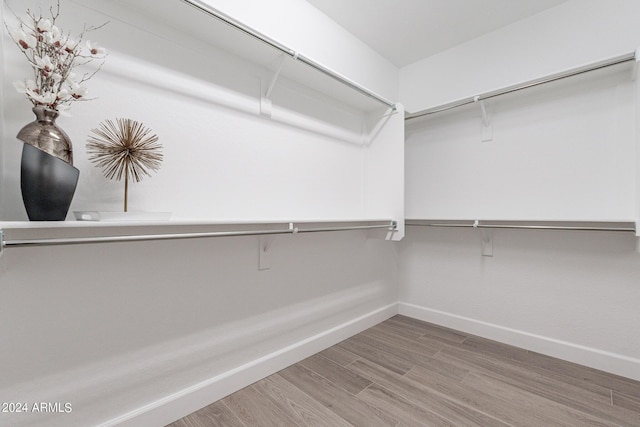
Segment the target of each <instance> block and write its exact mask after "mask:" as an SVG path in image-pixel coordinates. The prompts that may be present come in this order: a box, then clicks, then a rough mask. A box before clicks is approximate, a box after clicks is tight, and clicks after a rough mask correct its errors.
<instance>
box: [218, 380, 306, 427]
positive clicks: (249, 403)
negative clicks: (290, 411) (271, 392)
mask: <svg viewBox="0 0 640 427" xmlns="http://www.w3.org/2000/svg"><path fill="white" fill-rule="evenodd" d="M222 403H224V404H225V405H226V406H228V407H229V409H231V410H232V411H233V413H234V414H235V415H236V416H237V417H238V418H240V421H242V422H243V423H244V424H245V425H246V426H261V427H282V426H295V425H297V424H296V422H295V421H294V420H293V419H291V418H290V417H289V416H288V415H287V414H286V413H285V412H284V411H283V410H282V409H280V408H279V407H278V406H277V405H274V404H273V403H272V402H271V400H269V399H268V398H267V397H266V396H265V395H263V394H262V393H260V392H259V391H258V389H257V388H256V386H255V385H251V386H249V387H245V388H243V389H242V390H239V391H237V392H235V393H233V394H232V395H230V396H227V397H225V398H224V399H222Z"/></svg>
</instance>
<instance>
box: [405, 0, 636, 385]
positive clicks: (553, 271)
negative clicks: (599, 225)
mask: <svg viewBox="0 0 640 427" xmlns="http://www.w3.org/2000/svg"><path fill="white" fill-rule="evenodd" d="M638 16H640V3H638V2H636V1H626V0H614V1H610V2H609V1H607V2H602V1H590V0H585V1H570V2H567V3H564V4H562V5H560V6H558V7H556V8H553V9H550V10H547V11H545V12H543V13H541V14H538V15H536V16H533V17H531V18H529V19H526V20H523V21H520V22H517V23H514V24H512V25H510V26H508V27H505V28H503V29H501V30H498V31H496V32H493V33H491V34H488V35H486V36H483V37H480V38H478V39H475V40H472V41H470V42H468V43H466V44H463V45H460V46H458V47H456V48H453V49H451V50H449V51H446V52H442V53H441V54H438V55H434V56H433V57H431V58H427V59H425V60H423V61H420V62H418V63H416V64H413V65H411V66H408V67H406V68H405V69H403V70H401V100H402V102H403V103H404V104H405V106H406V108H407V110H408V111H416V110H420V109H423V108H428V107H432V106H435V105H439V104H441V103H445V102H449V101H453V100H456V99H459V98H464V97H468V96H473V95H476V94H479V93H482V92H485V91H489V90H494V89H498V88H501V87H504V86H508V85H511V84H515V83H519V82H522V81H526V80H529V79H534V78H538V77H541V76H544V75H546V74H551V73H555V72H558V71H561V70H563V69H569V68H573V67H576V66H579V65H583V64H587V63H591V62H595V61H598V60H601V59H605V58H609V57H612V56H616V55H619V54H623V53H627V52H631V51H633V50H634V49H635V48H636V47H637V46H638V45H639V44H640V26H638V25H637V17H638ZM630 77H631V73H630V71H629V70H628V69H624V67H623V68H622V69H620V70H618V71H611V70H610V71H608V72H604V73H602V74H600V73H591V74H589V75H584V76H582V77H577V78H572V79H567V80H564V81H562V82H558V83H554V84H549V85H546V86H541V87H539V88H537V89H531V90H526V91H522V92H519V93H517V94H513V95H509V96H504V97H500V98H494V99H492V100H489V101H488V104H487V105H488V110H489V115H490V119H491V124H492V126H493V141H491V142H481V138H482V134H483V130H482V120H481V115H480V109H479V108H478V107H477V106H469V107H463V108H460V109H457V110H452V111H450V112H449V113H441V114H435V115H433V116H431V117H430V118H427V119H421V120H420V119H419V120H416V121H415V122H412V124H411V125H410V126H408V127H407V144H406V177H407V182H406V205H407V217H408V218H426V219H470V220H474V219H481V220H482V219H485V220H491V219H493V220H509V219H513V220H536V219H537V220H602V221H612V220H626V221H637V218H638V217H639V215H638V201H639V200H640V197H638V188H640V187H638V183H639V181H638V175H637V173H638V172H637V171H638V170H639V167H640V162H639V161H638V160H637V159H638V157H637V153H638V136H637V130H636V122H637V116H638V109H637V97H636V95H635V92H636V91H637V79H636V82H632V81H631V79H630ZM493 236H494V237H493V257H483V256H481V236H480V233H479V232H478V231H476V230H472V229H432V228H420V227H408V229H407V236H406V237H405V239H404V240H403V241H402V242H400V244H399V248H400V249H399V260H400V312H401V313H404V314H407V315H411V316H415V317H418V318H422V319H424V320H428V321H432V322H435V323H439V324H442V325H446V326H450V327H453V328H458V329H461V330H464V331H468V332H471V333H476V334H478V335H481V336H485V337H488V338H492V339H496V340H499V341H503V342H506V343H509V344H513V345H517V346H520V347H524V348H528V349H531V350H534V351H538V352H542V353H546V354H550V355H553V356H557V357H560V358H563V359H567V360H571V361H574V362H577V363H581V364H585V365H588V366H593V367H595V368H598V369H603V370H606V371H609V372H614V373H617V374H620V375H624V376H627V377H631V378H636V379H640V340H639V338H638V337H639V336H640V335H639V334H638V333H637V332H638V328H637V325H638V324H639V323H640V314H639V312H638V310H637V307H638V305H639V304H640V288H639V287H638V283H640V281H639V278H640V253H638V252H636V251H635V246H636V244H637V242H636V240H637V239H636V238H635V237H634V236H633V233H622V234H616V233H609V232H605V233H591V232H582V233H581V232H561V231H516V230H496V231H494V233H493Z"/></svg>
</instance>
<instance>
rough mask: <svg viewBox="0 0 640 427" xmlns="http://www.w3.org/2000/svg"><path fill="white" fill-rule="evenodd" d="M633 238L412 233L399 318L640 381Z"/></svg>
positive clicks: (406, 244)
mask: <svg viewBox="0 0 640 427" xmlns="http://www.w3.org/2000/svg"><path fill="white" fill-rule="evenodd" d="M635 240H636V238H635V236H634V235H633V233H615V232H580V231H532V230H495V231H493V257H484V256H482V255H481V253H480V251H481V237H480V233H479V232H478V231H477V230H473V229H440V228H438V229H435V228H427V227H413V226H409V227H407V234H406V236H405V238H404V240H403V241H402V242H400V243H399V252H398V257H399V260H400V270H399V272H400V273H399V274H400V308H399V309H400V313H401V314H407V315H409V316H413V317H416V318H419V319H423V320H426V321H431V322H434V323H436V324H440V325H445V326H449V327H452V328H455V329H459V330H463V331H467V332H469V333H473V334H477V335H480V336H484V337H487V338H490V339H495V340H497V341H501V342H505V343H508V344H512V345H516V346H519V347H523V348H526V349H529V350H533V351H536V352H539V353H543V354H548V355H551V356H555V357H559V358H561V359H565V360H570V361H573V362H576V363H580V364H583V365H587V366H592V367H595V368H597V369H601V370H605V371H608V372H613V373H616V374H618V375H623V376H626V377H629V378H634V379H640V340H639V339H638V324H640V313H639V312H638V309H637V308H638V304H639V303H640V287H639V286H638V278H639V277H640V253H637V252H636V251H635Z"/></svg>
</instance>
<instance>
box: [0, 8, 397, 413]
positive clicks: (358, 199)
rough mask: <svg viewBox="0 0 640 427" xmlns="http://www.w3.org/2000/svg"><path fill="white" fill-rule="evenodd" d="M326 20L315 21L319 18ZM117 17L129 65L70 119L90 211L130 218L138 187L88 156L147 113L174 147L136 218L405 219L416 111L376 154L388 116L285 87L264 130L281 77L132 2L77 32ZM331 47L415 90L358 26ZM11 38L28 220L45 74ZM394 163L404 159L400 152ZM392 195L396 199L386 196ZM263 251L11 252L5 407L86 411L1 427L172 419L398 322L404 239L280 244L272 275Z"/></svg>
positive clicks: (79, 20) (9, 165) (12, 181)
mask: <svg viewBox="0 0 640 427" xmlns="http://www.w3.org/2000/svg"><path fill="white" fill-rule="evenodd" d="M27 3H29V4H27ZM40 3H42V4H45V8H46V7H48V6H46V4H48V3H47V2H44V1H43V2H37V1H34V2H24V1H12V0H9V1H8V4H9V5H10V6H11V7H12V8H14V9H15V10H16V11H18V12H22V11H23V10H24V9H26V8H27V7H35V8H37V4H40ZM302 3H304V2H302ZM304 4H306V3H304ZM6 5H7V4H6V3H4V2H3V9H2V10H3V14H4V16H3V17H6V16H8V15H7V14H6V13H5V12H6V10H7V6H6ZM34 5H36V6H34ZM94 8H103V9H104V10H103V9H101V11H99V12H98V11H96V10H94ZM227 12H229V11H227ZM309 13H311V14H312V15H300V16H298V18H297V20H296V24H297V25H303V26H304V24H303V21H304V20H305V19H307V18H309V16H311V17H310V18H309V19H316V18H314V16H315V15H313V11H311V12H309ZM238 18H241V17H238ZM254 18H255V17H254ZM271 18H273V15H269V16H267V15H265V16H264V22H265V23H266V22H269V19H271ZM8 19H9V20H11V18H10V17H9V18H8ZM107 19H109V20H110V21H111V22H110V23H109V24H108V26H107V27H105V28H104V29H102V30H100V31H98V32H96V33H95V34H92V35H91V39H92V40H96V41H98V42H99V43H100V44H101V45H102V46H104V47H106V48H107V49H108V50H109V52H110V56H109V58H108V60H107V62H106V64H105V66H104V69H103V70H101V71H100V73H98V74H97V75H96V76H95V77H94V78H93V79H92V80H91V81H89V82H88V87H89V90H90V94H91V96H92V97H95V98H96V99H94V100H92V101H90V102H87V103H79V104H76V105H74V106H73V108H72V111H71V112H72V114H73V117H70V118H67V117H63V118H61V119H59V125H60V126H61V127H62V128H63V129H65V130H66V131H67V133H68V134H69V135H70V137H71V139H72V141H73V142H74V147H75V158H76V162H75V165H76V167H78V168H79V169H80V170H81V173H80V182H79V187H78V190H77V192H76V196H75V198H74V201H73V204H72V206H71V211H73V210H87V209H89V210H119V209H120V206H121V202H122V186H123V184H122V183H118V182H110V181H107V180H106V179H105V178H104V177H103V176H102V174H101V171H100V170H98V169H96V168H95V167H94V166H92V165H91V164H90V163H89V162H88V160H87V156H86V151H85V143H86V138H87V136H88V134H89V130H90V129H92V128H95V127H97V125H98V123H99V122H101V121H103V120H105V119H114V118H116V117H128V118H132V119H135V120H138V121H142V122H143V123H145V125H147V126H148V127H150V128H152V129H153V130H154V131H155V132H156V133H157V134H158V135H159V137H160V141H161V142H162V144H163V145H164V154H165V161H164V163H163V165H162V168H161V169H160V171H159V172H158V173H157V174H156V175H154V176H153V177H152V178H145V179H144V180H143V181H142V182H141V183H139V184H132V189H131V192H130V209H131V210H148V211H170V212H173V218H174V219H196V220H198V219H204V220H207V221H211V220H217V221H224V220H233V221H242V220H245V221H246V220H265V221H269V220H303V219H316V220H330V219H355V218H358V219H362V218H363V217H369V218H371V219H373V216H376V219H379V218H378V216H379V215H382V216H383V217H385V218H386V217H387V216H388V218H389V219H390V218H391V215H399V218H398V219H399V220H401V219H402V218H403V217H404V215H403V209H404V206H403V203H402V197H403V193H402V186H401V185H402V177H403V169H402V168H403V155H402V152H403V144H404V141H403V126H402V124H403V117H402V114H396V115H394V117H393V118H391V119H390V124H389V127H388V128H385V129H383V131H382V132H381V133H380V134H379V135H376V138H375V141H372V142H371V145H368V143H369V140H368V138H367V136H368V135H369V134H370V133H371V131H372V129H371V128H370V127H369V125H370V124H371V123H374V122H377V120H375V118H374V117H373V116H371V115H370V112H369V111H366V112H365V111H362V110H358V109H355V108H353V107H352V106H349V105H346V104H344V103H341V102H337V101H335V100H334V99H332V97H331V95H332V94H331V93H328V94H323V93H319V92H317V91H314V90H311V89H309V88H308V87H304V86H302V85H300V83H298V82H292V81H288V80H286V79H283V80H279V81H278V84H277V85H276V88H275V89H274V92H273V104H274V107H273V116H272V118H268V117H264V116H261V115H260V114H259V112H260V94H261V93H263V88H262V87H261V82H262V81H263V80H264V79H265V78H269V77H270V75H271V71H270V70H269V69H268V66H269V65H271V64H255V63H250V62H247V61H246V60H244V59H240V58H238V57H235V56H233V55H231V54H229V53H228V52H226V51H225V50H223V49H218V48H215V47H212V46H210V45H207V44H206V43H204V42H203V41H201V40H198V39H194V38H193V37H192V36H190V35H188V34H186V33H185V32H183V31H181V30H180V29H176V28H171V27H168V26H165V25H163V24H162V23H161V22H157V21H154V20H153V19H151V18H150V17H149V16H146V15H144V14H136V12H135V11H134V10H133V9H132V10H129V9H127V8H124V9H123V8H121V7H120V6H119V3H118V2H114V3H96V2H89V1H77V2H76V1H74V2H70V1H63V2H62V14H61V19H60V26H61V27H63V28H64V29H65V30H69V31H72V32H76V31H79V30H80V28H81V26H82V24H83V23H84V22H88V23H90V24H100V23H102V22H104V21H105V20H107ZM321 19H325V18H321ZM132 23H133V25H132ZM308 24H309V28H311V27H313V22H309V23H308ZM323 31H329V32H331V31H335V28H333V29H331V28H326V27H325V29H324V30H323ZM328 36H331V37H335V38H336V39H334V40H335V41H336V43H333V45H334V46H333V48H334V50H333V51H332V52H333V53H337V51H336V50H335V47H336V46H344V47H345V48H346V47H347V45H348V46H349V47H348V49H349V53H348V56H349V58H351V60H352V63H351V65H350V67H351V68H350V70H351V71H353V70H355V69H356V68H357V67H356V65H355V64H356V63H358V62H359V60H360V59H363V61H362V63H361V65H362V68H361V69H358V72H357V73H354V74H353V75H351V76H350V77H352V78H358V79H360V78H361V77H362V78H363V80H362V81H360V83H361V84H363V85H367V84H369V83H372V84H373V85H379V86H380V87H381V88H380V90H381V91H383V92H387V93H390V92H393V91H394V90H397V79H396V78H395V77H393V70H391V74H385V73H387V71H389V70H388V69H387V71H383V72H382V74H380V73H379V72H378V71H377V70H379V69H380V67H378V66H377V65H375V66H374V65H373V63H376V62H377V61H379V58H377V59H376V58H372V56H371V52H370V51H367V50H365V49H360V48H361V47H362V45H361V44H360V45H359V44H358V43H357V42H356V41H354V40H346V39H345V37H346V35H345V34H344V33H339V34H338V33H336V34H328ZM2 37H3V38H2V43H3V52H4V54H5V60H4V61H3V65H2V66H3V73H2V90H3V92H4V99H3V103H2V105H1V110H0V113H2V114H1V118H0V120H2V130H1V131H2V156H3V158H4V169H3V175H2V180H1V184H0V185H1V187H2V204H1V206H0V218H2V220H3V221H15V220H25V219H26V214H25V212H24V210H23V207H22V201H21V196H20V190H19V164H20V153H21V148H22V144H21V143H20V142H18V141H17V140H16V139H15V137H14V135H15V134H16V133H17V131H18V130H19V129H20V128H21V127H22V126H23V125H24V124H26V123H28V122H29V121H31V120H33V115H32V113H31V111H30V104H29V103H28V102H27V101H26V100H24V99H23V98H22V97H21V95H19V94H17V93H16V92H15V91H14V90H13V88H12V87H11V83H12V82H13V81H14V80H17V79H19V78H23V77H24V76H26V75H28V73H29V67H28V66H27V64H26V63H25V61H24V58H23V57H22V56H21V55H20V53H19V51H18V49H17V48H15V46H13V44H12V43H11V42H10V41H9V40H8V39H7V36H6V34H4V32H3V36H2ZM315 37H318V40H317V43H318V44H321V43H327V39H326V38H322V37H321V33H318V32H316V33H315ZM283 41H284V40H283ZM338 41H339V42H338ZM358 46H360V47H358ZM307 52H308V51H307ZM309 55H310V56H314V57H322V55H317V56H316V55H315V54H312V53H311V52H309ZM319 60H320V59H319ZM337 60H338V59H335V58H334V59H333V61H337ZM372 61H373V63H372ZM382 68H383V69H384V68H385V67H384V66H382ZM345 73H347V74H348V73H350V71H349V70H347V71H345ZM354 76H355V77H354ZM363 76H369V77H367V78H364V77H363ZM389 76H392V77H393V78H390V80H389V81H386V79H387V78H389ZM394 88H395V89H394ZM381 115H382V112H381V113H380V117H381ZM374 116H375V114H374ZM378 144H379V145H380V150H378V149H374V150H370V148H371V147H377V146H378ZM389 150H391V151H393V152H394V153H395V157H394V158H393V159H392V162H391V163H389V162H384V161H383V157H382V156H384V155H386V153H387V151H389ZM367 162H371V165H373V166H372V167H367V165H366V163H367ZM390 167H391V168H392V169H393V170H394V171H395V172H393V173H391V175H393V176H394V180H393V182H394V185H397V188H396V189H395V192H394V189H393V188H390V187H388V186H387V187H385V189H384V192H383V193H381V194H374V195H373V196H372V197H374V199H372V200H370V201H367V200H366V195H365V190H366V188H367V186H368V185H369V182H370V181H371V180H372V177H373V176H376V175H378V174H379V175H383V174H387V173H389V168H390ZM389 193H393V194H391V195H392V196H393V199H392V200H391V201H390V202H389V203H382V202H381V200H382V199H386V198H387V196H389ZM205 228H206V227H205ZM58 231H60V230H58ZM116 231H117V230H116ZM151 231H154V230H151ZM155 231H161V232H165V231H167V229H166V227H161V228H160V230H155ZM179 231H184V230H183V229H180V230H179ZM41 237H42V236H41ZM258 240H259V239H258V238H257V237H243V238H221V239H212V240H185V241H172V242H164V243H149V242H147V243H128V244H110V245H106V244H98V245H90V246H64V247H63V246H60V247H42V248H31V249H17V248H16V250H12V251H7V252H6V253H5V254H4V255H3V256H2V258H0V335H2V336H3V337H4V338H3V339H4V341H3V345H2V346H0V365H2V366H4V367H6V368H4V369H3V370H2V372H3V374H2V376H1V378H0V401H27V402H32V403H33V402H63V403H66V402H69V403H71V404H72V408H73V411H72V413H70V414H59V415H52V416H47V415H44V416H40V415H38V414H31V415H29V416H26V417H20V416H17V415H16V416H12V415H7V414H1V415H0V417H1V418H0V424H2V425H5V424H9V425H30V426H31V425H42V426H44V425H46V426H55V425H59V426H74V425H75V426H86V425H116V424H118V425H120V424H121V423H124V424H122V425H135V426H141V425H142V426H144V425H150V426H151V425H153V426H155V425H164V424H166V423H168V422H171V421H173V420H175V419H177V418H178V417H180V416H183V415H186V414H188V413H190V412H192V411H194V410H196V409H198V408H200V407H202V406H205V405H206V404H208V403H210V402H211V401H213V400H215V399H217V398H221V397H223V396H224V395H226V394H228V393H231V392H233V391H235V390H237V389H239V388H241V387H243V386H246V385H248V384H250V383H252V382H253V381H255V380H257V379H259V378H261V377H263V376H265V375H267V374H269V373H272V372H274V371H277V370H279V369H281V368H283V367H285V366H287V365H289V364H291V363H293V362H295V361H297V360H300V359H301V358H304V357H306V356H307V355H310V354H312V353H315V352H317V351H319V350H321V349H323V348H325V347H327V346H329V345H332V344H333V343H335V342H337V341H340V340H342V339H344V338H346V337H347V336H349V335H351V334H354V333H357V332H359V331H360V330H362V329H365V328H366V327H368V326H371V325H373V324H375V323H378V322H379V321H382V320H384V319H385V318H387V317H390V316H391V315H393V314H394V313H395V312H396V302H397V288H396V286H395V285H396V283H397V276H396V269H397V264H396V263H395V256H394V252H393V251H394V248H393V246H392V244H391V243H390V242H385V241H384V240H381V239H369V238H368V234H367V233H365V232H344V233H314V234H312V235H296V236H280V237H274V238H273V239H272V240H271V241H270V243H271V246H270V248H271V249H270V254H271V269H269V270H265V271H258V253H259V244H258ZM49 415H51V414H49ZM127 423H128V424H127Z"/></svg>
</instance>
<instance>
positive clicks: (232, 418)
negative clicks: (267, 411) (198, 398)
mask: <svg viewBox="0 0 640 427" xmlns="http://www.w3.org/2000/svg"><path fill="white" fill-rule="evenodd" d="M167 427H247V426H246V425H245V424H244V423H243V422H242V421H240V419H239V418H238V417H237V416H236V415H235V414H234V413H233V411H232V410H231V409H229V408H228V407H227V406H226V405H225V404H224V403H222V401H217V402H214V403H212V404H211V405H209V406H206V407H204V408H202V409H200V410H199V411H196V412H194V413H192V414H191V415H188V416H186V417H184V418H181V419H179V420H178V421H176V422H175V423H171V424H169V426H167Z"/></svg>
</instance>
